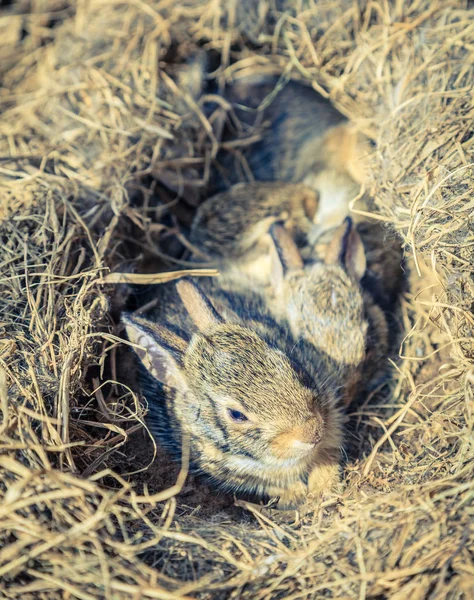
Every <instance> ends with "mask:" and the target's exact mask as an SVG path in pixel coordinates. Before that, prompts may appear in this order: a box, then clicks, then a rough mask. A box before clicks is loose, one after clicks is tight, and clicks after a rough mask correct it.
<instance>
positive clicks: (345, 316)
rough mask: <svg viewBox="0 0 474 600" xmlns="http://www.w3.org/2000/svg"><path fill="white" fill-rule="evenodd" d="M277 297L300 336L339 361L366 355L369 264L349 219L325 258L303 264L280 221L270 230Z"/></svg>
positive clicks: (350, 361)
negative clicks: (366, 274)
mask: <svg viewBox="0 0 474 600" xmlns="http://www.w3.org/2000/svg"><path fill="white" fill-rule="evenodd" d="M270 233H271V236H272V238H273V241H274V246H275V252H274V257H273V267H272V279H273V287H274V290H275V294H276V301H277V303H278V304H279V305H280V306H281V307H282V310H284V312H285V316H286V318H287V319H288V321H289V323H290V327H291V330H292V333H293V335H294V336H295V337H298V336H299V337H303V338H304V339H306V340H307V341H310V342H311V343H312V344H313V345H314V346H316V347H318V348H321V349H322V350H324V352H325V353H326V354H327V355H329V357H331V358H332V359H334V360H335V361H336V362H337V363H340V364H344V365H359V364H360V363H361V362H362V361H363V360H364V358H365V350H366V335H367V327H368V325H367V322H366V319H365V316H364V301H363V293H362V290H361V288H360V285H359V283H360V280H361V278H362V277H363V275H364V272H365V268H366V259H365V252H364V246H363V243H362V240H361V239H360V237H359V234H358V233H357V231H356V230H355V229H354V228H353V224H352V220H351V219H350V217H347V218H346V219H345V220H344V222H343V223H342V225H340V227H338V229H337V230H336V232H335V234H334V236H333V239H332V241H331V242H330V243H329V245H328V246H327V248H326V252H325V257H324V261H321V262H314V263H312V264H309V265H304V264H303V261H302V259H301V255H300V253H299V251H298V248H297V247H296V245H295V243H294V242H293V239H292V238H291V236H290V235H289V234H288V232H287V231H286V230H285V229H284V228H283V227H282V226H281V225H279V224H275V225H273V226H272V228H271V231H270Z"/></svg>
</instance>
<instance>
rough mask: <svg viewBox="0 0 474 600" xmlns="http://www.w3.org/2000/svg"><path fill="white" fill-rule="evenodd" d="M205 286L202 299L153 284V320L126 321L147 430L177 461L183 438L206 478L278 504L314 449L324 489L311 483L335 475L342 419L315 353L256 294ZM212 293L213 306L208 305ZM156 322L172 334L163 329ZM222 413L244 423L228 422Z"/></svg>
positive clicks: (310, 465) (295, 496)
mask: <svg viewBox="0 0 474 600" xmlns="http://www.w3.org/2000/svg"><path fill="white" fill-rule="evenodd" d="M229 285H230V284H229ZM204 287H205V288H206V290H207V292H208V293H209V294H210V296H209V297H207V296H206V294H204V293H203V292H202V291H201V290H199V288H198V287H197V286H196V284H193V283H191V282H183V281H182V282H180V284H178V293H179V294H180V296H181V302H182V303H180V302H179V301H178V298H177V294H176V292H173V287H172V286H159V290H158V293H160V292H163V294H164V295H163V298H162V302H161V303H160V308H159V309H158V310H157V311H156V312H155V313H154V314H152V315H150V316H151V318H152V321H149V320H143V319H137V318H136V317H133V316H127V317H125V318H124V322H125V324H126V329H127V334H128V337H129V339H130V340H131V341H133V342H134V343H135V344H137V343H138V344H140V345H141V346H142V347H143V350H141V351H139V353H138V355H139V356H140V358H141V361H142V364H143V367H144V369H143V376H142V381H143V391H144V394H145V397H146V399H147V401H148V404H149V407H150V419H149V423H150V428H151V430H152V432H153V433H154V434H155V435H157V437H158V438H159V439H160V440H161V441H162V443H163V444H164V445H165V446H167V447H168V448H169V449H170V450H171V451H172V453H173V454H174V455H175V456H176V457H177V458H179V455H180V446H181V440H182V439H189V440H190V444H191V457H192V463H193V467H194V469H195V471H197V472H199V473H202V474H203V475H205V476H207V478H208V479H209V480H210V482H211V483H213V484H214V485H216V486H218V487H220V488H222V489H224V490H226V491H229V492H235V493H237V494H239V495H244V496H256V497H258V498H261V497H270V498H271V497H278V498H280V504H279V506H289V505H292V504H295V503H296V504H298V503H301V502H303V501H304V499H305V497H306V494H307V492H308V486H307V483H308V480H309V478H310V475H311V473H313V472H317V471H318V470H319V469H320V461H319V457H320V455H321V456H323V457H326V456H327V455H331V456H333V457H334V460H333V461H332V464H331V467H332V474H333V478H332V479H331V481H329V480H327V478H325V477H321V478H320V480H321V482H324V486H323V487H321V488H319V489H317V490H316V489H314V490H312V491H313V492H314V493H316V492H317V493H319V494H321V493H324V492H327V491H329V490H330V489H331V486H332V485H335V484H336V483H337V479H338V472H339V466H338V461H339V458H338V456H339V447H340V444H341V425H340V413H339V409H338V408H337V405H338V395H337V392H335V391H334V390H333V389H332V388H331V386H329V385H327V383H326V379H327V377H326V375H325V374H323V373H321V374H320V373H319V370H318V368H317V367H316V365H318V364H319V363H320V362H321V361H320V357H319V356H317V353H316V352H314V350H313V349H311V348H304V349H299V348H296V345H297V344H296V343H295V340H294V338H292V337H291V336H289V335H288V334H287V333H285V330H284V329H281V328H280V327H279V326H278V325H277V324H276V323H275V322H274V321H273V320H272V319H271V317H270V315H269V314H268V313H267V312H266V308H265V305H264V304H262V303H261V301H260V298H259V297H258V296H255V297H253V296H252V294H251V292H248V293H247V294H246V296H245V297H240V298H238V297H237V296H235V297H231V298H230V299H229V296H228V294H226V293H224V294H222V293H221V291H220V290H221V287H220V285H219V283H218V282H216V281H214V280H209V281H208V282H207V283H204ZM210 297H212V298H213V302H212V304H213V305H214V306H215V308H214V307H213V308H212V310H211V311H210V312H207V308H208V307H209V305H211V303H210V300H209V298H210ZM239 302H240V304H239ZM211 306H212V305H211ZM206 307H207V308H206ZM226 307H228V310H226ZM216 309H218V312H219V313H220V315H219V316H218V317H217V318H214V315H217V314H218V313H217V310H216ZM209 315H211V316H209ZM155 320H158V321H159V322H160V323H165V322H167V323H168V326H169V327H170V328H171V327H172V328H173V329H174V330H176V331H178V332H179V333H174V334H172V335H169V334H164V333H163V330H164V329H166V328H164V327H163V325H161V326H160V327H158V328H157V327H156V326H155V325H154V323H153V321H155ZM190 335H192V337H191V340H190V342H189V343H188V344H187V345H186V350H185V351H184V352H183V344H182V340H183V339H185V338H189V336H190ZM178 340H179V342H178ZM289 356H291V360H290V358H289ZM230 410H233V411H239V412H240V413H243V414H244V415H245V416H246V418H247V420H245V421H243V422H236V421H235V420H233V418H232V416H231V413H229V411H230ZM323 463H324V465H323V466H322V468H323V471H324V473H326V471H327V468H328V467H327V465H326V459H324V460H323ZM316 479H317V478H316Z"/></svg>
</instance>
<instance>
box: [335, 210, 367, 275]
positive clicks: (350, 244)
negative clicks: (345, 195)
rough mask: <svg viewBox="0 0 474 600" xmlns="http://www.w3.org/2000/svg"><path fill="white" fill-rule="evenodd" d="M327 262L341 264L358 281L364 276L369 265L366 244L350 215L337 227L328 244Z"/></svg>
mask: <svg viewBox="0 0 474 600" xmlns="http://www.w3.org/2000/svg"><path fill="white" fill-rule="evenodd" d="M325 263H326V264H327V265H331V264H340V265H341V266H343V267H344V268H345V270H346V271H347V273H348V275H350V276H351V277H352V278H353V279H354V280H355V281H357V282H359V281H360V280H361V279H362V277H363V276H364V273H365V269H366V266H367V262H366V257H365V249H364V244H363V242H362V239H361V237H360V235H359V234H358V232H357V230H356V229H355V228H354V226H353V223H352V219H351V218H350V217H346V218H345V219H344V222H343V223H342V225H340V226H339V227H338V228H337V230H336V233H335V234H334V237H333V239H332V241H331V243H330V244H329V245H328V248H327V251H326V256H325Z"/></svg>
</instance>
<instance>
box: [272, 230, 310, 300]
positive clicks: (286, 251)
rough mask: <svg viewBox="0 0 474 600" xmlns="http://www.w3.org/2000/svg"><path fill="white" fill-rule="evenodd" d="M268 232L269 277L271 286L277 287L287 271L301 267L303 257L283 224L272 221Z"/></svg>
mask: <svg viewBox="0 0 474 600" xmlns="http://www.w3.org/2000/svg"><path fill="white" fill-rule="evenodd" d="M269 233H270V237H271V238H272V240H273V252H272V267H271V278H272V283H273V287H274V288H275V289H279V288H280V286H281V285H282V283H283V279H284V277H285V275H286V274H287V273H288V272H289V271H298V270H299V269H302V268H303V259H302V258H301V254H300V251H299V250H298V246H297V245H296V244H295V241H294V240H293V238H292V236H291V234H290V232H289V231H288V230H287V229H285V227H283V225H281V224H280V223H274V224H273V225H272V226H271V227H270V231H269Z"/></svg>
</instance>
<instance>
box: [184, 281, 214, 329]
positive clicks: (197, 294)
mask: <svg viewBox="0 0 474 600" xmlns="http://www.w3.org/2000/svg"><path fill="white" fill-rule="evenodd" d="M176 289H177V290H178V294H179V297H180V298H181V300H182V302H183V304H184V306H185V308H186V310H187V311H188V314H189V316H190V317H191V319H192V320H193V321H194V324H195V325H196V327H197V328H198V329H199V331H206V329H209V328H210V327H214V326H215V325H220V324H221V323H223V320H222V318H221V316H220V315H219V314H218V312H217V311H216V309H215V308H214V306H213V305H212V304H211V301H210V300H209V298H208V297H207V296H206V294H205V293H204V292H203V291H202V289H201V288H200V287H199V286H198V284H197V283H196V282H195V281H193V280H192V279H189V278H188V277H184V278H183V279H180V280H179V281H178V283H177V284H176Z"/></svg>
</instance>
